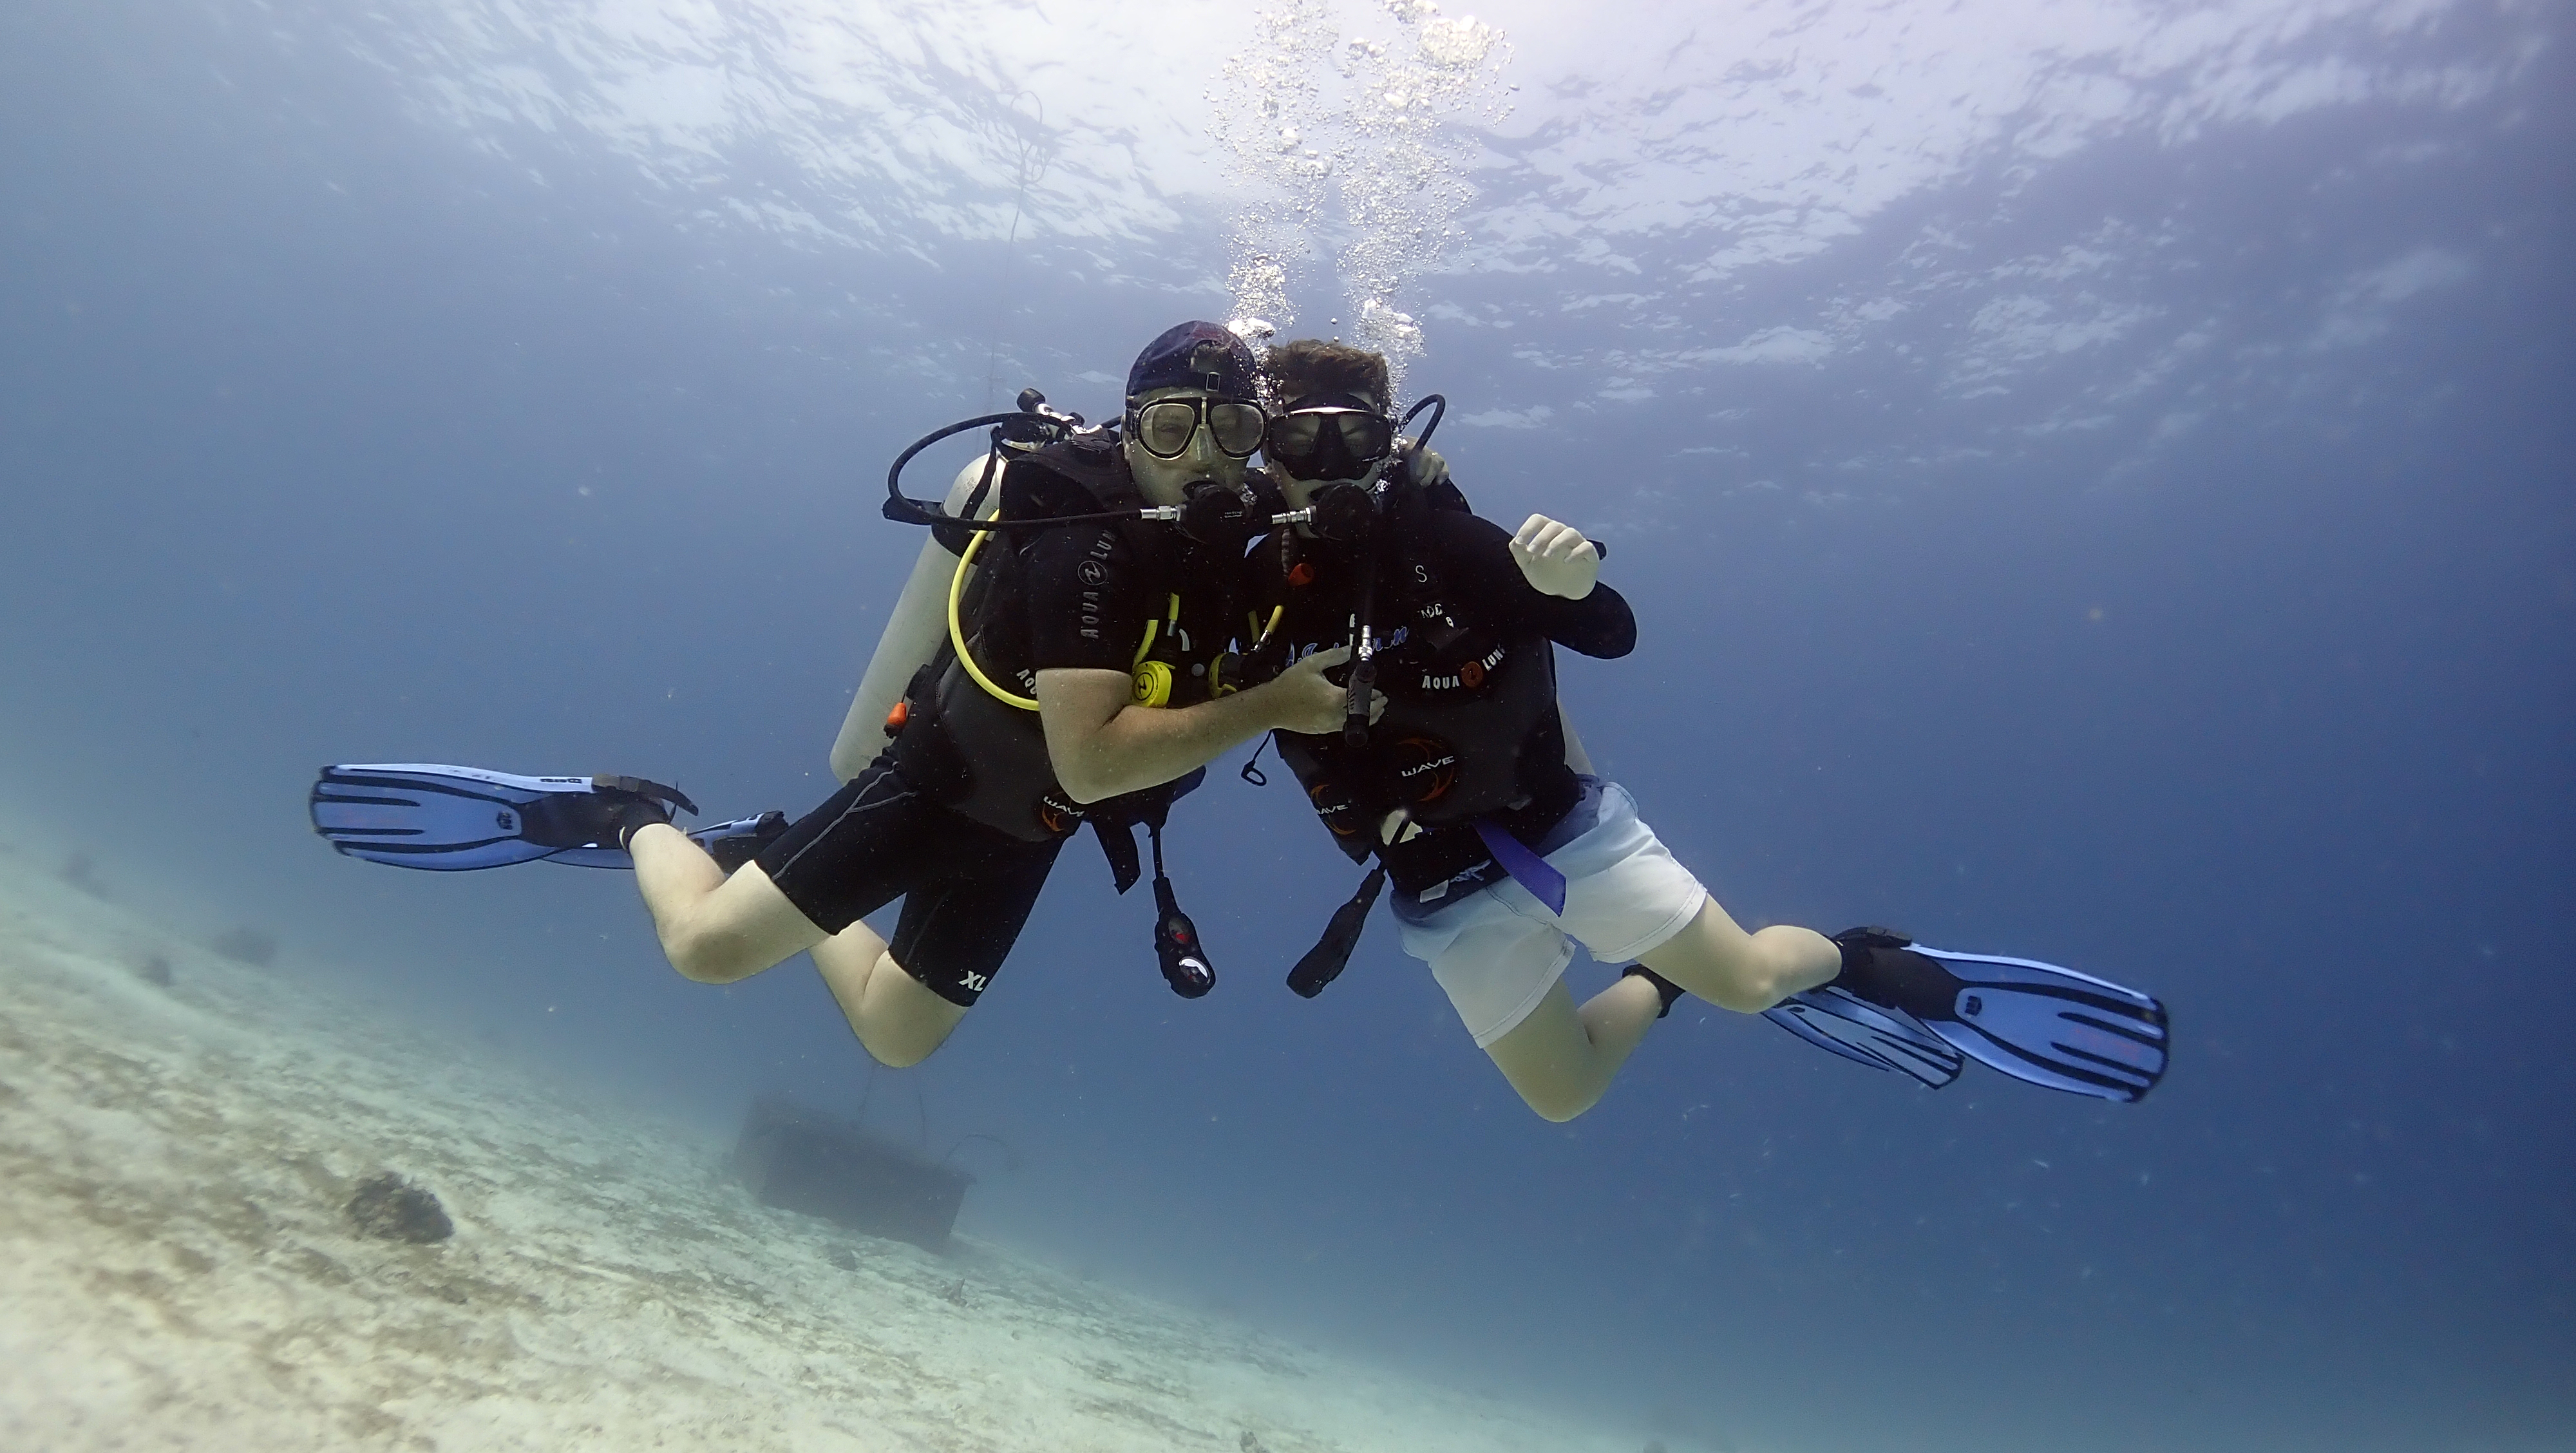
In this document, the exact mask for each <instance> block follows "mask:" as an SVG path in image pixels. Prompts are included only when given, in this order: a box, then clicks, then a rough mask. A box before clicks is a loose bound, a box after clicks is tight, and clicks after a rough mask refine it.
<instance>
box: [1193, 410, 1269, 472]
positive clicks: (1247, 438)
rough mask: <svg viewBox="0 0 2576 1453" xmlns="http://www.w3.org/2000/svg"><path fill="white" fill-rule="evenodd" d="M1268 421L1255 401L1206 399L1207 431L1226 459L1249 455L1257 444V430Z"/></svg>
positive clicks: (1258, 439)
mask: <svg viewBox="0 0 2576 1453" xmlns="http://www.w3.org/2000/svg"><path fill="white" fill-rule="evenodd" d="M1268 422H1269V420H1267V419H1266V418H1264V417H1263V416H1262V413H1261V409H1260V407H1259V406H1258V405H1255V404H1229V403H1221V402H1219V401H1217V400H1214V399H1211V400H1209V401H1208V406H1207V424H1208V434H1209V436H1210V437H1212V438H1214V439H1215V440H1216V447H1217V452H1218V453H1220V454H1223V455H1225V456H1226V457H1227V458H1229V459H1248V458H1250V457H1251V456H1252V451H1253V450H1255V449H1258V448H1260V447H1261V431H1262V428H1263V426H1264V425H1266V424H1267V423H1268Z"/></svg>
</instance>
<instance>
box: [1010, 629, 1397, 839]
mask: <svg viewBox="0 0 2576 1453" xmlns="http://www.w3.org/2000/svg"><path fill="white" fill-rule="evenodd" d="M1349 655H1350V652H1349V651H1348V650H1347V649H1345V648H1339V647H1337V648H1335V649H1333V650H1330V651H1318V652H1316V653H1315V654H1314V655H1312V656H1309V657H1307V658H1306V659H1305V660H1303V661H1300V662H1298V663H1297V664H1296V665H1294V666H1291V667H1289V668H1288V669H1287V670H1286V671H1283V672H1281V673H1280V674H1279V676H1278V678H1277V679H1276V680H1272V681H1266V682H1263V683H1262V684H1261V685H1259V686H1255V687H1252V688H1251V689H1249V690H1245V691H1238V692H1236V693H1234V694H1233V695H1231V696H1220V697H1218V698H1217V699H1216V700H1214V701H1203V702H1200V703H1199V704H1198V705H1196V706H1184V707H1178V708H1166V707H1152V706H1136V705H1133V704H1132V692H1133V689H1134V688H1133V683H1132V682H1131V681H1130V679H1129V677H1128V676H1127V673H1125V672H1123V671H1104V670H1097V669H1086V668H1080V667H1055V668H1051V669H1048V670H1044V671H1040V672H1039V673H1038V718H1039V720H1040V721H1041V722H1043V723H1044V724H1045V727H1046V740H1047V755H1048V756H1049V757H1051V758H1053V759H1054V763H1055V777H1056V780H1057V781H1058V782H1061V783H1063V784H1064V790H1065V791H1066V792H1068V793H1070V794H1072V796H1073V798H1074V800H1075V801H1077V802H1097V801H1099V800H1100V799H1102V798H1104V797H1115V796H1117V795H1118V794H1119V793H1121V792H1134V791H1136V790H1137V789H1139V788H1143V787H1153V786H1158V785H1160V784H1162V783H1165V782H1169V781H1171V780H1172V779H1173V778H1175V777H1178V776H1181V775H1182V774H1184V773H1186V772H1188V771H1190V770H1191V769H1192V768H1195V767H1204V766H1206V765H1207V764H1208V763H1210V762H1212V761H1215V760H1216V758H1217V757H1218V756H1219V755H1220V754H1222V753H1223V752H1224V751H1226V749H1228V748H1230V747H1234V746H1237V745H1240V744H1241V743H1243V742H1247V741H1250V740H1251V739H1252V738H1254V737H1257V736H1259V735H1261V734H1262V733H1263V732H1266V731H1268V730H1270V729H1271V728H1272V727H1285V728H1287V729H1288V730H1290V731H1297V732H1326V731H1335V730H1339V729H1340V727H1341V724H1342V711H1343V706H1344V703H1345V702H1346V701H1347V700H1348V695H1347V693H1346V692H1345V691H1344V690H1343V689H1342V688H1341V687H1338V686H1335V685H1333V684H1332V683H1331V682H1329V681H1326V680H1325V679H1324V672H1325V671H1326V670H1327V669H1329V668H1331V667H1334V666H1338V665H1340V664H1341V663H1342V662H1343V661H1344V660H1345V659H1347V658H1348V657H1349Z"/></svg>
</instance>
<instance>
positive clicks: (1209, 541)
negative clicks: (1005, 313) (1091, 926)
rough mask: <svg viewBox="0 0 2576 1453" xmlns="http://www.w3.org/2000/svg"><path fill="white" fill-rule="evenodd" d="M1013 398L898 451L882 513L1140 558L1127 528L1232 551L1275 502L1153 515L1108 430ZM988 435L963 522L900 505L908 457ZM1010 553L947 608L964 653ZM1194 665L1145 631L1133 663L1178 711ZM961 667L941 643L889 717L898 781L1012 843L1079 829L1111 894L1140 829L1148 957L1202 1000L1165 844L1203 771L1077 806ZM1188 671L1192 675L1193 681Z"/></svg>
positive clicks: (1045, 761) (943, 535) (1000, 707)
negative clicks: (1093, 543)
mask: <svg viewBox="0 0 2576 1453" xmlns="http://www.w3.org/2000/svg"><path fill="white" fill-rule="evenodd" d="M1018 403H1019V408H1018V410H1017V411H1016V412H1013V413H1007V414H987V415H983V416H980V417H978V418H974V419H968V420H964V421H961V422H959V423H956V424H951V425H948V426H947V427H945V428H942V429H938V430H934V431H933V432H931V433H930V434H927V435H924V436H923V437H922V438H921V439H919V440H917V441H915V442H914V443H913V444H912V445H911V447H909V448H907V449H905V450H904V451H903V453H902V454H901V455H899V456H897V458H896V459H895V462H894V465H893V467H892V468H891V469H889V470H888V471H887V475H886V495H887V498H886V504H885V515H886V517H887V518H888V519H891V520H896V521H898V522H901V523H906V524H920V525H928V526H930V527H931V528H932V529H933V530H934V531H935V532H937V533H938V534H939V536H940V540H941V543H942V544H944V545H946V546H947V547H948V548H949V549H950V550H951V552H952V553H957V554H960V555H962V554H963V553H964V552H965V548H966V546H967V544H968V543H969V542H970V541H971V539H972V537H973V536H974V535H975V534H977V533H983V532H1016V531H1026V530H1035V529H1046V528H1057V527H1062V526H1066V525H1075V524H1100V525H1106V526H1109V527H1112V528H1114V529H1118V530H1120V531H1121V532H1122V533H1125V534H1127V535H1128V540H1129V545H1130V548H1131V549H1133V550H1135V551H1137V552H1139V554H1140V555H1144V556H1148V557H1150V555H1151V554H1152V553H1153V547H1154V544H1155V542H1154V541H1152V540H1151V539H1150V538H1148V537H1146V536H1144V535H1142V534H1141V533H1136V532H1139V531H1142V530H1144V529H1146V528H1149V527H1150V526H1153V525H1157V524H1164V525H1171V526H1175V527H1177V528H1178V529H1179V530H1180V532H1181V533H1182V534H1183V535H1185V536H1186V537H1188V538H1189V539H1190V540H1192V541H1193V542H1195V543H1196V544H1198V545H1199V546H1200V547H1201V548H1205V549H1208V550H1211V551H1215V552H1218V553H1220V554H1231V555H1240V554H1241V553H1242V551H1243V548H1244V546H1245V545H1246V544H1247V543H1248V542H1249V541H1250V539H1251V538H1252V536H1253V535H1254V534H1255V533H1257V532H1258V531H1259V530H1260V529H1261V528H1263V527H1264V526H1265V525H1268V524H1270V523H1271V522H1272V520H1271V516H1270V509H1269V507H1270V506H1271V505H1274V504H1276V503H1277V501H1274V500H1272V499H1270V498H1269V497H1268V496H1266V495H1264V494H1262V493H1260V492H1258V491H1256V490H1255V489H1254V488H1253V487H1252V486H1251V485H1249V484H1247V485H1245V486H1241V487H1231V488H1230V487H1227V486H1224V485H1220V484H1217V483H1215V482H1213V481H1202V482H1200V483H1198V484H1196V485H1193V486H1191V487H1190V489H1189V490H1188V491H1187V493H1186V495H1185V498H1184V501H1183V503H1181V504H1180V505H1177V506H1167V507H1154V506H1149V505H1147V504H1146V503H1145V502H1144V501H1143V499H1142V497H1141V496H1140V495H1138V493H1137V492H1136V489H1135V485H1134V481H1133V479H1132V477H1131V476H1129V474H1128V473H1127V471H1126V470H1125V469H1124V467H1123V459H1122V458H1121V455H1120V450H1119V439H1118V435H1117V432H1116V431H1115V430H1114V429H1108V428H1093V427H1088V426H1086V425H1084V423H1083V421H1082V416H1081V415H1079V414H1069V413H1062V412H1059V411H1057V410H1054V409H1051V408H1048V407H1047V406H1046V398H1045V395H1043V394H1041V393H1039V392H1038V391H1037V390H1036V389H1027V390H1023V391H1022V392H1021V394H1020V397H1019V400H1018ZM987 427H989V428H990V429H991V431H992V432H991V436H990V438H989V440H988V441H987V452H986V456H985V457H986V464H985V469H984V476H983V478H982V479H981V480H980V481H979V482H978V483H977V485H976V487H975V490H974V492H973V494H972V495H971V496H970V497H969V498H968V500H967V503H966V508H965V510H964V511H963V513H962V514H960V515H950V514H947V513H946V512H945V511H943V510H942V509H940V508H939V506H938V505H937V504H935V503H933V502H930V501H924V500H915V499H911V498H909V497H907V496H905V495H904V494H903V492H902V476H903V469H904V466H905V465H906V464H908V463H910V462H911V461H912V459H913V458H914V456H916V455H918V454H920V453H921V452H922V451H923V450H924V449H927V448H928V447H930V446H931V445H932V444H935V443H937V442H939V441H940V440H942V439H945V438H948V437H951V436H953V435H956V434H960V433H964V432H966V431H968V430H971V429H977V428H987ZM1005 460H1007V461H1008V463H1007V464H1006V463H1004V461H1005ZM1023 466H1025V467H1023ZM997 476H998V479H997ZM997 483H999V484H1000V485H1001V487H1002V497H1001V508H1000V509H999V510H998V511H997V512H996V513H995V515H994V516H993V517H992V518H990V519H978V518H976V516H978V515H980V514H981V513H982V512H983V506H984V502H985V500H986V499H987V498H989V497H990V495H991V491H992V489H993V488H994V486H995V485H996V484H997ZM1017 554H1018V552H1017V551H1016V550H1005V551H1003V552H1002V553H1001V554H1000V555H999V557H998V558H997V559H996V560H995V561H994V566H993V568H990V569H986V570H983V571H980V572H979V573H978V574H977V575H976V576H975V577H974V579H973V580H972V581H971V582H970V583H969V584H968V587H967V594H966V597H965V598H964V599H963V600H962V601H961V602H960V603H959V605H960V613H961V617H963V618H964V619H971V620H973V621H974V622H976V625H975V627H974V628H973V629H970V630H968V631H966V632H965V635H966V641H967V644H968V646H969V648H970V649H972V648H973V645H974V643H975V642H976V641H977V639H978V638H979V637H981V636H983V634H984V632H983V629H982V628H983V626H984V625H985V624H986V623H988V622H989V621H990V620H991V618H992V612H993V611H994V610H995V609H996V608H997V607H998V606H999V604H1000V602H1001V601H1002V600H1003V599H1004V598H1006V597H1007V596H1008V594H1009V593H1010V592H1012V591H1014V590H1016V589H1017V588H1018V586H1017V582H1016V573H1017V572H1016V569H1015V568H1014V567H1015V565H1016V559H1017ZM1175 601H1176V604H1175V606H1174V610H1173V615H1172V619H1171V621H1170V622H1169V623H1168V624H1174V625H1176V624H1178V605H1177V597H1175ZM1210 644H1211V645H1215V644H1218V643H1214V642H1211V643H1210ZM1200 654H1204V653H1202V652H1200V651H1198V650H1195V649H1194V648H1193V647H1192V645H1191V642H1190V638H1189V635H1188V633H1186V632H1182V631H1172V630H1157V631H1155V632H1152V633H1149V636H1148V639H1147V641H1146V643H1145V644H1144V646H1143V647H1142V648H1141V649H1140V652H1139V667H1140V670H1142V669H1143V668H1145V667H1146V666H1148V665H1152V664H1160V665H1161V666H1162V667H1163V668H1164V669H1163V672H1162V673H1161V674H1162V676H1163V678H1164V679H1165V680H1166V681H1168V682H1169V683H1170V688H1168V690H1167V694H1165V695H1164V696H1162V697H1160V698H1159V699H1158V700H1157V702H1156V704H1183V705H1185V704H1188V703H1187V702H1186V701H1177V700H1174V698H1173V696H1172V695H1171V694H1169V692H1171V691H1177V692H1179V693H1180V694H1182V695H1186V694H1188V693H1189V692H1190V691H1191V690H1192V689H1193V688H1195V689H1198V690H1205V689H1207V687H1208V685H1210V684H1212V683H1213V682H1214V681H1215V680H1216V677H1217V675H1218V674H1219V668H1218V666H1217V663H1216V661H1215V660H1214V659H1213V657H1211V658H1210V659H1207V660H1196V659H1193V658H1194V657H1196V656H1198V655H1200ZM967 664H968V663H967V662H965V661H964V660H962V659H960V657H959V655H958V652H957V651H956V649H955V648H954V646H953V645H948V644H943V645H942V647H941V648H940V650H939V652H938V654H937V655H936V656H934V657H933V659H932V660H931V661H930V662H929V663H928V664H926V665H925V666H923V667H922V669H921V670H920V671H918V672H916V673H914V677H913V681H912V684H911V686H910V688H909V689H907V691H906V692H905V697H904V707H903V711H902V713H901V719H900V720H898V721H894V722H890V723H889V724H888V727H887V731H888V734H889V735H891V736H894V737H895V739H896V750H898V751H901V752H903V753H904V759H905V767H906V775H907V776H917V777H920V778H922V779H924V785H925V790H930V791H932V792H933V795H935V796H937V797H939V798H940V799H941V800H942V801H943V804H944V805H946V806H947V807H949V808H950V809H951V810H953V811H956V812H958V813H959V814H960V815H962V816H965V817H967V818H969V819H971V820H973V821H976V822H980V823H983V824H985V825H987V826H990V827H993V828H995V829H997V830H999V831H1001V832H1003V833H1006V834H1008V835H1010V836H1012V837H1016V838H1019V839H1021V840H1022V841H1028V842H1043V841H1047V840H1049V839H1056V838H1062V837H1064V836H1067V835H1069V834H1071V833H1072V832H1074V831H1075V830H1077V829H1078V828H1079V827H1080V825H1081V824H1082V823H1083V822H1085V821H1088V822H1089V823H1090V824H1091V826H1092V830H1093V833H1094V834H1095V836H1096V837H1097V838H1098V839H1099V842H1100V846H1101V851H1102V853H1103V855H1104V856H1106V857H1107V858H1108V860H1109V865H1110V874H1111V877H1112V879H1113V881H1114V882H1115V884H1116V886H1117V890H1118V892H1119V893H1120V894H1122V895H1123V894H1125V893H1126V892H1127V891H1128V890H1129V889H1130V888H1133V887H1134V886H1135V885H1136V883H1137V881H1138V879H1139V878H1140V877H1141V876H1142V873H1141V865H1140V864H1139V862H1138V860H1137V852H1136V841H1135V837H1134V828H1135V826H1137V825H1139V824H1141V825H1143V826H1144V828H1145V830H1146V833H1147V835H1148V837H1149V839H1150V840H1151V843H1152V850H1153V863H1154V902H1155V909H1156V917H1155V924H1154V954H1155V959H1156V961H1157V963H1158V964H1159V965H1160V967H1161V969H1162V973H1163V978H1164V981H1165V982H1166V983H1168V984H1169V985H1170V986H1171V988H1172V991H1173V992H1174V993H1176V994H1179V995H1181V996H1182V997H1183V998H1187V999H1196V998H1199V997H1201V996H1203V995H1205V994H1206V993H1207V992H1208V991H1209V990H1210V989H1212V988H1214V987H1215V986H1216V970H1215V968H1214V967H1213V966H1212V965H1211V964H1210V962H1209V960H1208V956H1207V951H1206V947H1205V945H1204V944H1203V943H1202V942H1201V941H1200V938H1199V932H1198V927H1197V925H1196V924H1195V923H1193V922H1192V921H1191V920H1190V917H1189V915H1188V914H1186V913H1184V912H1182V911H1181V907H1180V903H1179V899H1178V896H1177V895H1176V894H1175V892H1174V891H1173V888H1172V882H1171V878H1170V876H1169V875H1168V874H1167V873H1166V872H1165V871H1164V867H1163V838H1162V832H1163V827H1164V823H1165V819H1166V818H1167V816H1168V814H1169V812H1170V809H1171V804H1172V803H1173V802H1174V801H1175V800H1177V799H1178V798H1179V797H1181V796H1183V795H1185V794H1187V793H1188V792H1189V791H1190V790H1192V789H1193V788H1195V787H1197V786H1198V785H1199V783H1200V782H1201V781H1203V780H1204V779H1205V777H1206V772H1205V769H1204V768H1202V769H1200V770H1198V771H1195V772H1192V773H1190V774H1188V775H1187V776H1185V777H1183V778H1181V779H1179V780H1177V781H1175V782H1171V783H1167V784H1164V785H1162V786H1160V787H1154V788H1148V789H1146V790H1144V791H1141V792H1134V793H1127V794H1123V795H1121V796H1119V797H1115V798H1110V799H1107V800H1105V801H1101V802H1094V803H1090V804H1087V805H1086V804H1081V803H1077V802H1075V801H1074V800H1073V799H1072V797H1071V796H1070V795H1069V794H1067V793H1066V792H1065V791H1064V790H1063V787H1062V786H1061V784H1059V783H1058V782H1057V781H1056V780H1055V772H1054V767H1053V764H1052V762H1051V761H1050V760H1049V758H1048V756H1047V751H1046V740H1045V733H1044V729H1043V727H1042V726H1041V725H1040V724H1039V722H1038V720H1037V717H1036V715H1035V714H1034V713H1033V712H1031V711H1028V710H1026V709H1025V707H1024V706H1022V705H1015V704H1013V703H1011V702H1009V701H1006V700H1003V699H1000V698H999V696H998V695H997V694H996V693H995V692H994V691H990V690H987V689H985V687H984V686H982V685H981V684H979V683H978V681H977V680H976V679H975V677H976V673H974V672H971V671H969V670H968V669H967ZM1191 666H1198V667H1200V668H1202V669H1200V670H1191V669H1189V668H1190V667H1191ZM1006 674H1007V675H1008V677H1009V678H1010V679H1011V680H1012V684H1014V685H1016V686H1017V687H1018V688H1019V691H1020V692H1022V693H1033V692H1034V689H1035V682H1034V679H1033V676H1031V674H1030V673H1028V672H1026V671H1025V670H1022V671H1018V672H1011V673H1006ZM1140 679H1142V678H1141V677H1140ZM1184 683H1187V684H1184ZM1140 690H1141V688H1140ZM1139 700H1140V701H1142V700H1144V697H1143V696H1141V695H1140V697H1139ZM934 783H935V784H936V786H932V785H931V784H934Z"/></svg>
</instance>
